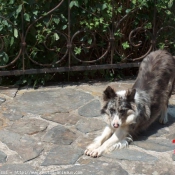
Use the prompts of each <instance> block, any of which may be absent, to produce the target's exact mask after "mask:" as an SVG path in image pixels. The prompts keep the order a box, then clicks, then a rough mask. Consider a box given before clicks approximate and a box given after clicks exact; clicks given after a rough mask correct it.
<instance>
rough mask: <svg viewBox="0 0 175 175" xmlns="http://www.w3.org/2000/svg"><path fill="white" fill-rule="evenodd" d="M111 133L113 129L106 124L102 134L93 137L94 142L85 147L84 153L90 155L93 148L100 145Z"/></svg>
mask: <svg viewBox="0 0 175 175" xmlns="http://www.w3.org/2000/svg"><path fill="white" fill-rule="evenodd" d="M112 134H113V130H112V129H111V128H110V127H109V126H106V127H105V129H104V131H103V132H102V134H101V135H100V136H98V137H97V138H95V140H94V142H93V143H92V144H90V145H89V146H88V147H87V148H86V150H85V152H84V154H86V155H90V154H91V152H92V151H93V150H94V149H97V148H98V147H100V146H101V145H102V144H103V142H105V141H106V140H107V139H108V138H109V137H110V136H111V135H112Z"/></svg>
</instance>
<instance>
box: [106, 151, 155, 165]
mask: <svg viewBox="0 0 175 175" xmlns="http://www.w3.org/2000/svg"><path fill="white" fill-rule="evenodd" d="M104 156H105V157H109V158H114V159H120V160H130V161H141V162H155V161H157V160H158V159H157V158H156V157H154V156H152V155H150V154H147V153H144V152H140V151H136V150H130V149H129V148H127V149H119V150H115V151H113V152H111V153H110V154H104Z"/></svg>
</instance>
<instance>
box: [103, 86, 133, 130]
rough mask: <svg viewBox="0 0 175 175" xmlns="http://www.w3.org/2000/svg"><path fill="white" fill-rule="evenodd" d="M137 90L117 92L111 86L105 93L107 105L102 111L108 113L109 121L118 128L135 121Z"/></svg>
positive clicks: (113, 126)
mask: <svg viewBox="0 0 175 175" xmlns="http://www.w3.org/2000/svg"><path fill="white" fill-rule="evenodd" d="M135 93H136V90H135V89H130V90H127V91H119V92H115V91H114V90H113V89H112V88H111V87H110V86H108V87H107V88H106V90H105V91H104V94H103V99H104V101H105V105H104V107H103V109H102V110H101V112H102V113H103V114H107V118H108V120H107V123H108V125H111V127H112V128H114V129H116V128H119V127H122V126H125V125H130V124H133V123H134V122H135V116H136V115H135V108H136V107H135V103H134V96H135Z"/></svg>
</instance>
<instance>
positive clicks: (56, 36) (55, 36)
mask: <svg viewBox="0 0 175 175" xmlns="http://www.w3.org/2000/svg"><path fill="white" fill-rule="evenodd" d="M53 36H54V39H55V41H57V40H59V39H60V37H59V36H58V34H57V33H54V35H53Z"/></svg>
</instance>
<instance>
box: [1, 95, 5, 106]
mask: <svg viewBox="0 0 175 175" xmlns="http://www.w3.org/2000/svg"><path fill="white" fill-rule="evenodd" d="M5 101H6V99H5V98H1V97H0V105H1V104H2V103H4V102H5Z"/></svg>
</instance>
